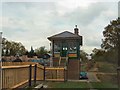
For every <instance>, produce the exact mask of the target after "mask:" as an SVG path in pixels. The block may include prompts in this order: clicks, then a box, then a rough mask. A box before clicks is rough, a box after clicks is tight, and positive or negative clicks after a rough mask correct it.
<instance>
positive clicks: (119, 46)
mask: <svg viewBox="0 0 120 90" xmlns="http://www.w3.org/2000/svg"><path fill="white" fill-rule="evenodd" d="M118 20H120V18H118ZM116 29H117V38H118V41H117V53H118V58H117V59H118V68H117V76H118V78H117V79H118V88H119V89H120V55H119V54H120V31H119V30H120V25H117V26H116Z"/></svg>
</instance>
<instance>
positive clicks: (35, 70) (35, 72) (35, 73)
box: [34, 64, 37, 86]
mask: <svg viewBox="0 0 120 90" xmlns="http://www.w3.org/2000/svg"><path fill="white" fill-rule="evenodd" d="M36 76H37V64H35V68H34V86H35V85H36Z"/></svg>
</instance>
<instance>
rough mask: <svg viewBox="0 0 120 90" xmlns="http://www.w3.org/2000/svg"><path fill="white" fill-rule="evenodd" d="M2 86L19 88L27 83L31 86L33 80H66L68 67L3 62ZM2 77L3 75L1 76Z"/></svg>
mask: <svg viewBox="0 0 120 90" xmlns="http://www.w3.org/2000/svg"><path fill="white" fill-rule="evenodd" d="M1 69H2V88H3V89H4V88H17V87H19V86H21V85H23V84H25V83H28V85H29V86H31V81H34V84H36V80H46V81H65V80H66V74H67V73H66V71H67V70H66V69H65V68H63V67H53V68H50V67H46V68H45V67H44V66H42V65H40V64H38V63H34V62H3V63H2V67H1ZM0 78H1V77H0Z"/></svg>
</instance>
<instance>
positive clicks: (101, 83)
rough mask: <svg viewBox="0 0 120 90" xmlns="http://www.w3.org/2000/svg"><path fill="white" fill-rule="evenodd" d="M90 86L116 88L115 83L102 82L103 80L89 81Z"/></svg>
mask: <svg viewBox="0 0 120 90" xmlns="http://www.w3.org/2000/svg"><path fill="white" fill-rule="evenodd" d="M91 84H92V87H94V88H117V87H118V86H117V85H114V84H111V83H103V82H97V83H91Z"/></svg>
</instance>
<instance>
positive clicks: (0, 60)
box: [0, 32, 2, 90]
mask: <svg viewBox="0 0 120 90" xmlns="http://www.w3.org/2000/svg"><path fill="white" fill-rule="evenodd" d="M0 90H2V32H0Z"/></svg>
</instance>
